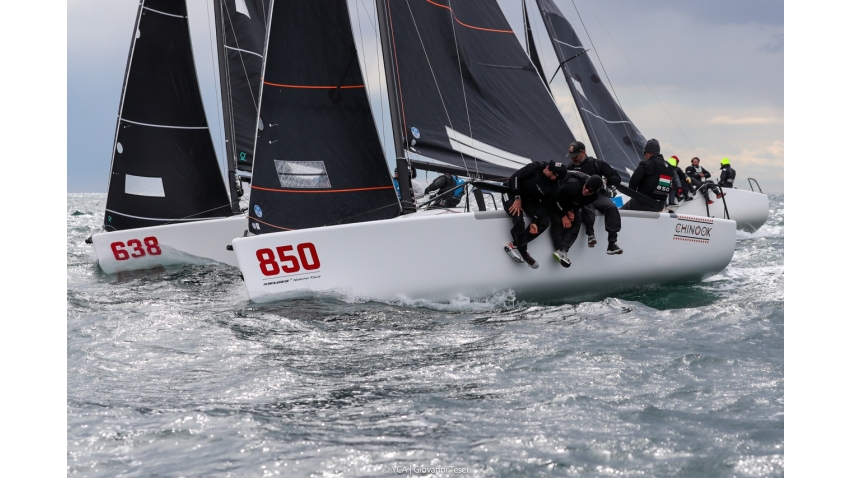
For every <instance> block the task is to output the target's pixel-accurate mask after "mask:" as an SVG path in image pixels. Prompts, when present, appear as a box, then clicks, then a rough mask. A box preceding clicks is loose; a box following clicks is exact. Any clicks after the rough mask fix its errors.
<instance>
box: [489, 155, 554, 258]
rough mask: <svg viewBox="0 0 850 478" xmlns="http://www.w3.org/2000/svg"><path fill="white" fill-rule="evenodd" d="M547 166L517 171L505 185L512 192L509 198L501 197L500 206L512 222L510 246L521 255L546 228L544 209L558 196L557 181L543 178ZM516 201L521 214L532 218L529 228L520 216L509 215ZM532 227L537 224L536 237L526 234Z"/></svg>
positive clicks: (546, 217) (527, 167)
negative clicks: (511, 241) (517, 199)
mask: <svg viewBox="0 0 850 478" xmlns="http://www.w3.org/2000/svg"><path fill="white" fill-rule="evenodd" d="M548 165H549V163H545V162H540V161H535V162H533V163H530V164H527V165H525V166H523V167H522V168H520V169H518V170H517V171H516V172H515V173H514V174H512V175H511V177H510V178H509V179H508V182H507V184H506V186H508V187H510V188H511V195H510V196H509V197H505V195H502V205H503V206H504V208H505V212H506V213H507V214H508V215H509V216H510V217H511V220H512V221H513V227H512V228H511V236H512V237H513V244H514V246H516V248H517V250H519V251H520V253H523V252H525V251H526V250H527V248H528V243H529V242H531V241H533V240H534V239H537V237H538V236H539V235H540V234H542V233H543V231H545V230H546V228H547V227H549V216H548V214H547V211H546V205H547V204H548V203H549V202H551V201H552V200H553V199H554V198H555V195H556V194H557V193H558V181H553V180H551V179H549V178H548V177H546V175H545V174H543V170H544V169H546V167H547V166H548ZM517 197H519V198H520V199H521V201H522V210H523V212H525V213H526V214H528V216H529V217H530V218H531V223H530V224H529V225H528V227H526V226H525V219H524V218H523V216H522V214H520V215H519V216H514V215H512V214H511V213H510V212H509V210H510V208H511V206H513V204H514V201H515V200H516V198H517ZM531 224H537V234H536V235H535V234H531V232H530V231H529V228H530V227H531Z"/></svg>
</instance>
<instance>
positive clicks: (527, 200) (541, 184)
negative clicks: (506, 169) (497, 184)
mask: <svg viewBox="0 0 850 478" xmlns="http://www.w3.org/2000/svg"><path fill="white" fill-rule="evenodd" d="M546 166H549V163H548V162H545V163H544V162H540V161H535V162H533V163H530V164H526V165H525V166H523V167H522V168H520V169H518V170H517V171H516V172H515V173H513V174H512V175H511V177H510V178H508V184H507V186H508V187H510V188H511V199H513V198H514V197H515V196H519V197H520V198H521V199H522V202H523V206H526V205H528V206H531V205H533V204H536V205H542V204H547V203H549V202H550V201H551V200H553V199H554V198H555V195H556V194H558V181H552V180H551V179H549V178H547V177H546V175H545V174H543V170H544V169H546Z"/></svg>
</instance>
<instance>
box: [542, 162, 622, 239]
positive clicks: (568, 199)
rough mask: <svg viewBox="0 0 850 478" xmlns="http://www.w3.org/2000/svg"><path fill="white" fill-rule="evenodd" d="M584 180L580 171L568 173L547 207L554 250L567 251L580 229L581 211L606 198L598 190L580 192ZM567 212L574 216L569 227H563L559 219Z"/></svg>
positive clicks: (585, 177) (584, 176)
mask: <svg viewBox="0 0 850 478" xmlns="http://www.w3.org/2000/svg"><path fill="white" fill-rule="evenodd" d="M586 180H587V176H586V175H584V174H582V173H576V172H571V173H569V176H567V178H566V179H564V180H563V181H562V182H561V188H560V191H559V192H558V195H557V197H556V199H555V201H553V203H552V206H551V207H550V208H549V220H550V221H551V223H552V226H551V229H549V231H550V235H551V236H552V245H553V246H554V247H555V250H561V251H564V252H568V251H569V250H570V247H572V245H573V244H574V243H575V241H576V238H577V237H578V234H579V230H580V229H581V223H582V220H581V219H580V215H581V213H582V211H584V210H587V209H588V208H587V206H590V205H591V204H594V203H595V202H596V201H597V200H598V199H599V198H600V197H602V198H603V199H608V198H605V197H603V196H602V195H601V194H599V191H594V192H593V194H590V195H588V196H585V195H584V194H582V189H583V186H584V183H585V181H586ZM609 202H610V200H609ZM612 205H613V203H612ZM615 209H616V207H615ZM568 212H572V213H573V214H574V216H575V218H574V220H573V221H572V225H571V226H570V227H569V228H564V224H563V223H562V222H561V219H562V218H563V217H564V216H566V215H567V213H568Z"/></svg>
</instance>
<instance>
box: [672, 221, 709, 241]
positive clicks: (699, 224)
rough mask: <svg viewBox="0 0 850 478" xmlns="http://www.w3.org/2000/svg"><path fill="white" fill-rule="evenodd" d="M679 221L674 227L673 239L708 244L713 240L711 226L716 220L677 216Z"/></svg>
mask: <svg viewBox="0 0 850 478" xmlns="http://www.w3.org/2000/svg"><path fill="white" fill-rule="evenodd" d="M677 219H678V222H677V223H676V228H675V229H674V233H673V239H674V240H677V241H686V242H696V243H698V244H708V242H709V241H710V240H711V230H712V229H713V228H712V227H710V226H711V225H712V224H714V220H713V219H711V218H706V217H692V216H677Z"/></svg>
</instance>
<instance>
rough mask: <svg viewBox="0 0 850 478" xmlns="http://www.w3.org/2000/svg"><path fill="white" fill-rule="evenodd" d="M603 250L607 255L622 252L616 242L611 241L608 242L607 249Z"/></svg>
mask: <svg viewBox="0 0 850 478" xmlns="http://www.w3.org/2000/svg"><path fill="white" fill-rule="evenodd" d="M605 252H606V253H607V254H608V255H609V256H613V255H614V254H622V253H623V250H622V249H620V246H618V245H617V243H616V242H611V243H609V244H608V250H607V251H605Z"/></svg>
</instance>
